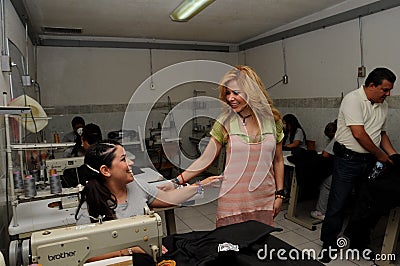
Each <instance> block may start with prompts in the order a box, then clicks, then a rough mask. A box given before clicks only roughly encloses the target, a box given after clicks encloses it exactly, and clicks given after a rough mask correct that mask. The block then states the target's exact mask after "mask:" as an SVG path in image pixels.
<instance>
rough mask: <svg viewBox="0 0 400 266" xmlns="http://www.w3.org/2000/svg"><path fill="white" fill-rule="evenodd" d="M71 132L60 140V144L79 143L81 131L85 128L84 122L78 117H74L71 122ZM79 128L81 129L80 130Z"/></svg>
mask: <svg viewBox="0 0 400 266" xmlns="http://www.w3.org/2000/svg"><path fill="white" fill-rule="evenodd" d="M71 126H72V131H71V132H68V133H67V134H65V135H64V137H63V138H62V142H76V141H80V139H81V134H82V131H81V130H82V129H83V127H84V126H85V120H84V119H83V118H82V117H80V116H75V117H74V118H72V121H71ZM80 128H81V129H80Z"/></svg>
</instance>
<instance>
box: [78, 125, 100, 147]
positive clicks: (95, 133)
mask: <svg viewBox="0 0 400 266" xmlns="http://www.w3.org/2000/svg"><path fill="white" fill-rule="evenodd" d="M82 139H84V140H86V141H87V142H88V143H89V145H92V144H95V143H98V142H100V141H101V140H102V135H101V130H100V127H99V126H98V125H96V124H92V123H90V124H87V125H86V126H85V127H84V128H83V130H82Z"/></svg>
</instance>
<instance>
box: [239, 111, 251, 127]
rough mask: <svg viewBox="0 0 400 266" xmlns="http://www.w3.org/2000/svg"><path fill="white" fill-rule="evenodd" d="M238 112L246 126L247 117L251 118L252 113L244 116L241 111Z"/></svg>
mask: <svg viewBox="0 0 400 266" xmlns="http://www.w3.org/2000/svg"><path fill="white" fill-rule="evenodd" d="M237 114H238V115H239V116H240V118H242V125H243V126H245V125H246V119H247V118H249V117H251V114H249V115H246V116H242V115H241V114H240V112H238V113H237Z"/></svg>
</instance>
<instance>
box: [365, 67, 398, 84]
mask: <svg viewBox="0 0 400 266" xmlns="http://www.w3.org/2000/svg"><path fill="white" fill-rule="evenodd" d="M385 79H386V80H387V81H389V82H390V83H394V82H395V81H396V75H395V74H394V73H393V72H392V71H391V70H389V69H387V68H385V67H378V68H375V69H374V70H372V71H371V73H369V74H368V77H367V79H366V80H365V86H367V87H368V86H369V84H371V82H372V83H373V84H374V86H379V85H381V84H382V81H383V80H385Z"/></svg>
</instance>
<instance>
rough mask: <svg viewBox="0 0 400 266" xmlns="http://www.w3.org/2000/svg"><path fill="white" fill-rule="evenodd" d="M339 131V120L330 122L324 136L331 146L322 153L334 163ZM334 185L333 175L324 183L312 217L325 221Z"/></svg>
mask: <svg viewBox="0 0 400 266" xmlns="http://www.w3.org/2000/svg"><path fill="white" fill-rule="evenodd" d="M336 129H337V120H335V121H333V122H329V123H328V124H327V125H326V126H325V130H324V134H325V136H327V137H328V138H329V144H328V146H326V147H325V149H324V150H323V151H322V154H321V155H322V157H323V158H326V160H330V161H332V160H333V159H332V155H334V152H333V144H334V142H335V140H334V136H335V132H336ZM331 183H332V175H329V176H328V177H327V178H325V179H324V181H322V184H321V186H320V188H319V197H318V201H317V205H316V208H315V210H314V211H312V212H311V213H310V215H311V217H313V218H315V219H319V220H324V219H325V213H326V206H327V205H328V198H329V191H330V190H331Z"/></svg>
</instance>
